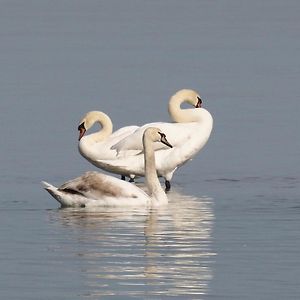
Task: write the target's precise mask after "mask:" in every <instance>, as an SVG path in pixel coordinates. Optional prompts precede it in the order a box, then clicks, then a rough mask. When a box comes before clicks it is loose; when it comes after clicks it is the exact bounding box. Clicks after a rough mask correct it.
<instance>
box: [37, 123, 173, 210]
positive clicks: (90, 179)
mask: <svg viewBox="0 0 300 300" xmlns="http://www.w3.org/2000/svg"><path fill="white" fill-rule="evenodd" d="M158 141H159V142H161V143H163V144H165V145H167V146H168V147H170V148H172V146H171V144H170V143H169V142H168V141H167V139H166V136H165V134H164V133H162V132H161V131H160V129H158V128H154V127H151V128H147V129H146V130H145V132H144V134H143V147H144V153H145V156H144V157H145V178H146V185H147V188H148V194H146V193H145V192H144V191H143V190H141V189H140V188H138V187H137V186H135V185H133V184H131V183H129V182H126V181H123V180H120V179H117V178H115V177H112V176H108V175H105V174H101V173H98V172H87V173H85V174H84V175H82V176H80V177H78V178H75V179H73V180H70V181H68V182H66V183H64V184H63V185H62V186H60V187H59V188H57V187H55V186H53V185H51V184H49V183H47V182H42V183H43V184H44V187H45V189H46V190H47V191H48V192H49V193H50V194H51V195H52V196H53V197H54V198H55V199H56V200H57V201H58V202H59V203H60V204H61V206H62V207H68V206H72V207H91V206H102V207H117V206H140V205H142V206H149V205H151V206H158V205H162V204H166V203H167V202H168V198H167V196H166V194H165V192H164V191H163V189H162V187H161V185H160V182H159V180H158V177H157V174H156V168H155V156H154V150H153V142H158Z"/></svg>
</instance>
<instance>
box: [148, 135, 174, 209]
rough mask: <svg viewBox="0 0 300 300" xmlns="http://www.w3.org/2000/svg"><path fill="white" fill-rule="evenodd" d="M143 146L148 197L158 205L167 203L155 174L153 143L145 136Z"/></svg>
mask: <svg viewBox="0 0 300 300" xmlns="http://www.w3.org/2000/svg"><path fill="white" fill-rule="evenodd" d="M143 146H144V160H145V181H146V184H147V187H148V192H149V196H150V197H152V198H153V200H155V201H157V202H159V203H160V204H161V203H167V202H168V198H167V196H166V194H165V192H164V190H163V189H162V187H161V185H160V182H159V180H158V177H157V173H156V166H155V156H154V149H153V142H152V141H151V140H150V139H149V138H147V136H145V135H144V136H143Z"/></svg>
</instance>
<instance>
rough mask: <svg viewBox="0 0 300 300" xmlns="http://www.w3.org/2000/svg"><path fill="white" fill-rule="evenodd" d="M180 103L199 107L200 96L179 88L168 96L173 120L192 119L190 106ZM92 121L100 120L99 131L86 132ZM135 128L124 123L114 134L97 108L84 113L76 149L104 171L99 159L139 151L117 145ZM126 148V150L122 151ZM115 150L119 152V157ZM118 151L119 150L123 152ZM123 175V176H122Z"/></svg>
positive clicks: (103, 114)
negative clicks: (186, 107)
mask: <svg viewBox="0 0 300 300" xmlns="http://www.w3.org/2000/svg"><path fill="white" fill-rule="evenodd" d="M183 102H187V103H189V104H191V105H193V106H194V107H200V106H201V103H202V101H201V99H200V96H199V95H198V94H197V93H196V92H195V91H193V90H188V89H183V90H180V91H178V92H177V93H176V94H174V95H173V96H172V97H171V99H170V101H169V107H168V110H169V113H170V116H171V118H172V120H173V121H174V122H188V121H191V119H193V117H192V116H193V109H181V107H180V105H181V104H182V103H183ZM95 123H99V124H100V126H101V129H100V130H99V131H98V132H95V133H92V134H89V135H85V133H86V131H87V130H89V129H90V128H91V127H92V126H93V125H94V124H95ZM160 124H161V123H153V126H156V125H160ZM148 127H149V126H148ZM138 128H139V127H138V126H126V127H123V128H121V129H118V130H117V131H115V132H114V133H113V124H112V122H111V119H110V118H109V117H108V116H107V115H106V114H105V113H103V112H100V111H90V112H88V113H87V114H86V115H85V116H84V118H83V119H82V120H81V121H80V123H79V126H78V130H79V143H78V150H79V152H80V154H81V155H82V156H83V157H84V158H86V159H87V160H88V161H89V162H90V163H92V164H93V165H95V166H96V167H100V168H102V169H105V170H106V168H105V167H103V164H102V163H101V162H98V160H110V159H120V158H125V157H130V156H133V155H136V154H137V153H140V151H132V150H131V149H130V147H128V146H126V145H124V148H123V150H122V149H120V147H121V144H118V142H119V141H121V140H123V139H124V138H125V137H126V136H128V135H130V134H132V133H133V132H134V131H135V130H136V129H138ZM143 130H144V128H143ZM141 136H142V135H141ZM140 139H141V137H140ZM115 144H118V146H117V147H116V148H112V146H113V145H115ZM126 147H127V151H124V150H125V148H126ZM116 150H117V151H118V153H119V155H118V157H117V151H116ZM120 150H122V152H121V151H120ZM139 150H142V143H140V148H139ZM120 154H121V155H120ZM117 174H121V175H123V174H122V173H119V172H117ZM126 175H127V176H129V177H130V178H131V179H132V178H134V174H128V173H126ZM122 177H123V179H125V178H124V176H122Z"/></svg>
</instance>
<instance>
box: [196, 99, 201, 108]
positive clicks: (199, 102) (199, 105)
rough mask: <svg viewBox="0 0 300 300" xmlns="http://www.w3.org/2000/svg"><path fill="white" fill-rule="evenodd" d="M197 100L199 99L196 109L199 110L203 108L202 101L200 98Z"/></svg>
mask: <svg viewBox="0 0 300 300" xmlns="http://www.w3.org/2000/svg"><path fill="white" fill-rule="evenodd" d="M197 98H198V102H197V104H196V105H195V107H196V108H199V107H201V106H202V100H201V98H200V97H197Z"/></svg>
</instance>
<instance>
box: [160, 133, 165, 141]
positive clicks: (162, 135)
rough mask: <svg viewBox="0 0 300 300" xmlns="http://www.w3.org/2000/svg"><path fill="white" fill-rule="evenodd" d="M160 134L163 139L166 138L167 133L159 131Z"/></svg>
mask: <svg viewBox="0 0 300 300" xmlns="http://www.w3.org/2000/svg"><path fill="white" fill-rule="evenodd" d="M159 135H160V138H161V140H164V139H166V135H165V134H164V133H162V132H159Z"/></svg>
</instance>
